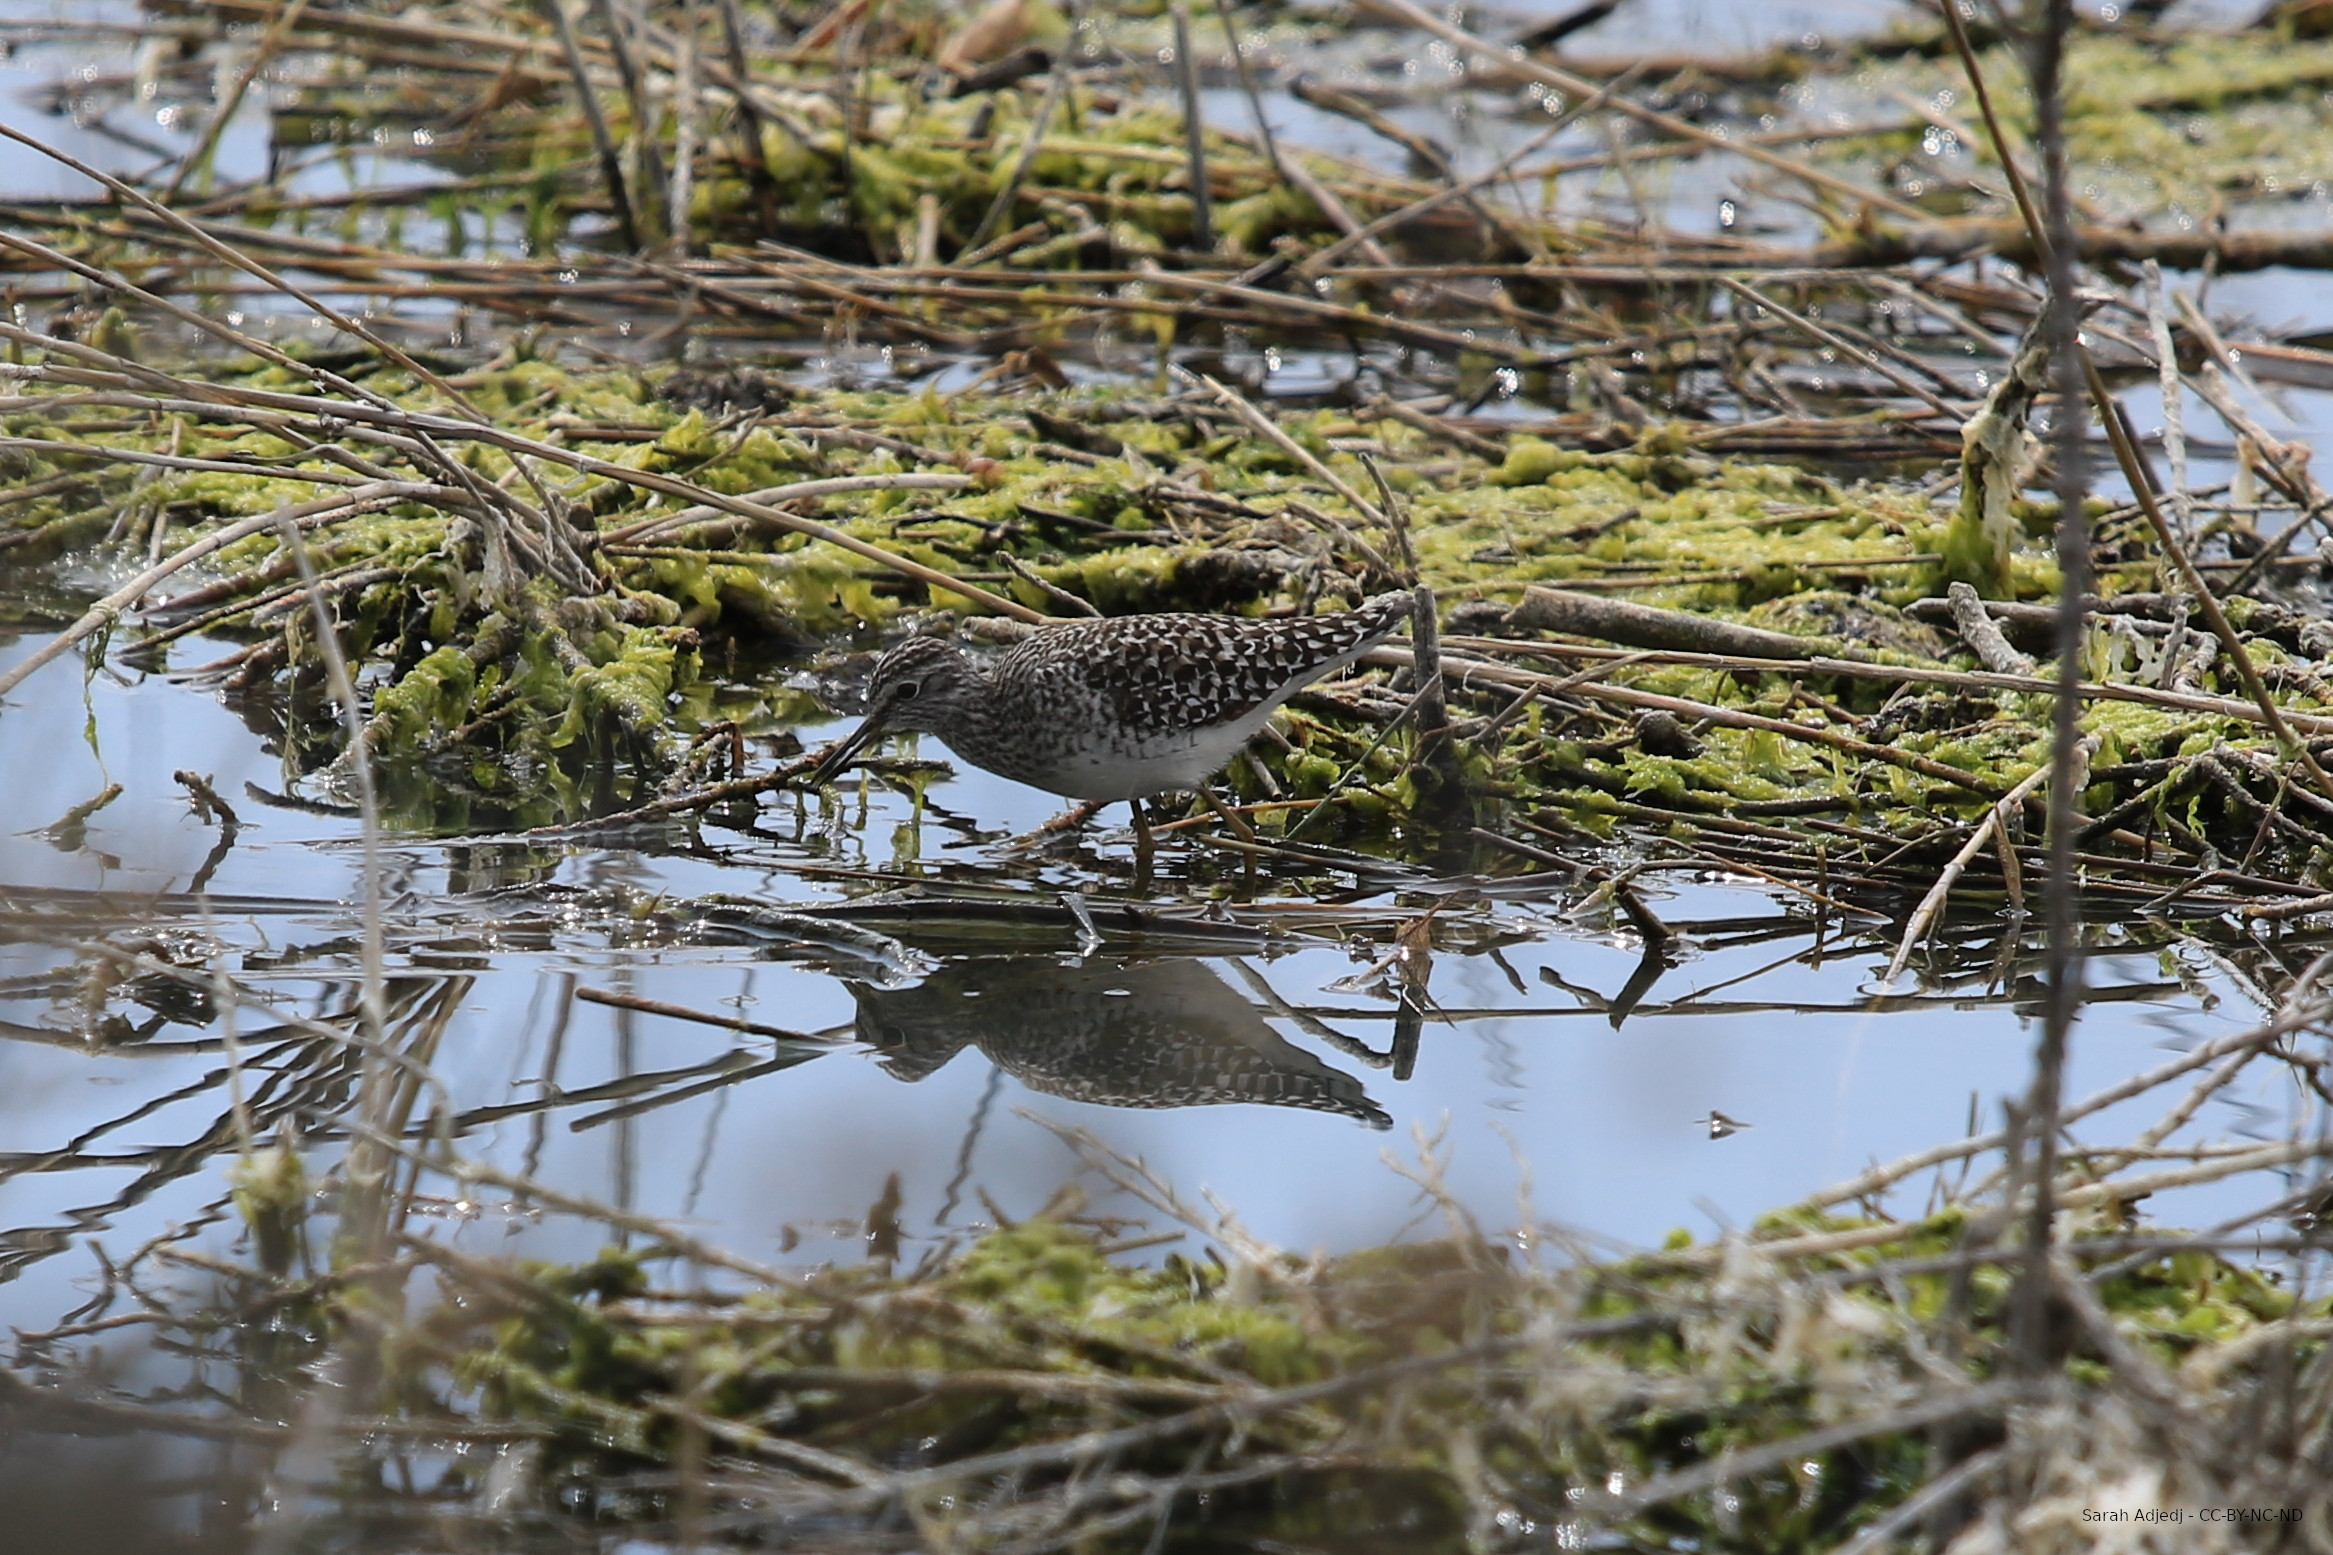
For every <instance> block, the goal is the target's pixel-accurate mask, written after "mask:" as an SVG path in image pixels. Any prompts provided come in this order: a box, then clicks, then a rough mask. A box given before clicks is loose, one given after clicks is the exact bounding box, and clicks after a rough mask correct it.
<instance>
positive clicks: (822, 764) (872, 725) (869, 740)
mask: <svg viewBox="0 0 2333 1555" xmlns="http://www.w3.org/2000/svg"><path fill="white" fill-rule="evenodd" d="M898 705H899V698H898V696H897V695H896V694H893V695H887V696H885V697H884V698H883V699H882V700H881V701H878V702H876V703H874V704H873V705H872V706H870V707H869V708H868V709H867V716H866V717H865V718H862V719H860V720H859V726H858V727H857V728H856V729H853V730H852V731H851V732H850V733H849V734H848V735H846V736H845V737H844V738H843V739H842V740H840V741H839V742H837V744H836V745H835V747H834V748H833V749H832V750H830V751H828V752H827V753H826V754H825V756H823V757H821V758H820V760H819V763H818V765H817V766H815V767H813V768H811V769H810V776H809V777H808V778H806V779H805V780H804V781H805V782H807V783H808V784H809V786H810V787H812V788H824V787H825V786H826V785H827V784H829V783H831V782H833V781H834V780H835V778H836V777H837V776H839V775H840V774H841V772H842V769H843V768H845V767H847V766H849V765H850V764H851V760H852V758H853V757H855V756H857V755H858V754H859V752H860V751H862V750H865V749H866V748H867V747H868V746H869V745H871V744H873V743H874V742H875V740H877V739H878V738H880V737H881V735H882V733H883V731H884V728H885V726H886V725H888V724H889V723H890V721H891V710H892V708H894V707H896V706H898Z"/></svg>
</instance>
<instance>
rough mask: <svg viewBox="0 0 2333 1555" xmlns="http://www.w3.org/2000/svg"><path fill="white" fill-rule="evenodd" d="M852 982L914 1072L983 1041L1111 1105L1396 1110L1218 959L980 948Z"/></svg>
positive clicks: (1008, 1060)
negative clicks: (1070, 959)
mask: <svg viewBox="0 0 2333 1555" xmlns="http://www.w3.org/2000/svg"><path fill="white" fill-rule="evenodd" d="M851 993H852V996H853V997H854V998H856V999H857V1000H858V1004H859V1018H858V1027H859V1036H860V1039H861V1040H863V1041H865V1042H867V1043H869V1044H870V1045H872V1046H873V1047H874V1048H875V1049H876V1051H877V1052H878V1053H880V1054H881V1055H882V1062H883V1067H884V1068H885V1069H887V1070H889V1071H890V1072H891V1073H892V1074H895V1075H897V1076H898V1077H899V1078H901V1079H903V1080H921V1079H923V1078H924V1077H925V1076H926V1075H929V1074H932V1073H934V1072H936V1071H937V1070H938V1069H939V1068H940V1067H941V1066H942V1065H944V1064H946V1063H947V1062H948V1060H950V1059H951V1058H953V1057H955V1056H956V1054H957V1053H958V1052H960V1051H961V1050H963V1049H964V1048H965V1047H967V1046H976V1047H978V1048H979V1049H980V1051H981V1052H982V1053H984V1054H986V1055H987V1057H988V1059H989V1061H990V1062H992V1063H994V1064H995V1065H996V1066H997V1067H998V1068H1000V1069H1002V1070H1003V1071H1004V1072H1005V1073H1007V1074H1009V1075H1011V1076H1012V1077H1013V1078H1014V1079H1016V1080H1018V1081H1020V1082H1021V1083H1022V1084H1023V1085H1026V1086H1027V1087H1029V1088H1030V1089H1031V1090H1034V1091H1042V1092H1044V1093H1045V1094H1046V1095H1049V1096H1060V1097H1063V1098H1065V1099H1067V1100H1070V1101H1083V1102H1092V1103H1094V1104H1096V1105H1097V1106H1104V1107H1201V1106H1209V1105H1214V1104H1219V1103H1223V1102H1257V1103H1261V1104H1263V1105H1266V1106H1274V1107H1301V1108H1307V1109H1310V1110H1312V1111H1316V1112H1334V1113H1339V1114H1342V1115H1343V1116H1345V1117H1349V1118H1358V1119H1360V1120H1361V1121H1363V1122H1365V1123H1367V1124H1369V1125H1370V1126H1371V1127H1373V1128H1387V1127H1390V1126H1391V1125H1392V1122H1393V1120H1392V1118H1390V1117H1389V1116H1388V1115H1387V1114H1386V1112H1385V1110H1384V1109H1383V1108H1382V1107H1379V1106H1378V1105H1377V1104H1376V1103H1375V1102H1373V1101H1371V1100H1370V1099H1369V1097H1368V1095H1367V1094H1366V1093H1365V1092H1364V1091H1363V1090H1362V1087H1361V1082H1360V1081H1359V1080H1357V1079H1355V1078H1353V1077H1352V1076H1351V1075H1348V1074H1345V1073H1343V1072H1342V1071H1340V1070H1337V1069H1332V1068H1330V1067H1329V1066H1328V1065H1327V1064H1324V1063H1322V1062H1321V1061H1320V1060H1319V1059H1317V1058H1315V1057H1313V1056H1312V1055H1311V1054H1310V1053H1307V1052H1305V1051H1304V1050H1303V1049H1302V1048H1300V1047H1297V1046H1295V1045H1294V1044H1292V1043H1290V1042H1288V1041H1287V1040H1286V1039H1284V1038H1282V1037H1281V1036H1280V1035H1279V1033H1277V1032H1275V1031H1274V1030H1272V1028H1271V1027H1270V1026H1269V1025H1267V1024H1266V1023H1265V1021H1264V1018H1263V1016H1262V1015H1261V1014H1260V1013H1259V1012H1258V1011H1257V1009H1256V1007H1255V1006H1254V1005H1252V1004H1250V1003H1249V1002H1248V1001H1247V1000H1246V999H1244V998H1242V997H1240V996H1239V995H1238V994H1236V993H1234V992H1233V991H1232V990H1231V989H1230V988H1228V987H1227V986H1225V984H1224V982H1223V980H1222V979H1221V978H1219V977H1217V976H1216V975H1215V974H1214V973H1213V972H1212V971H1210V970H1209V969H1208V968H1207V966H1206V964H1205V963H1204V962H1199V961H1189V960H1171V961H1151V962H1136V963H1131V964H1127V965H1110V964H1107V963H1103V964H1089V963H1080V964H1077V965H1073V966H1064V965H1061V964H1059V963H1057V962H1054V961H1052V960H1047V959H1038V958H1012V959H999V960H967V961H956V962H951V963H949V964H948V965H947V966H946V967H944V968H942V969H941V970H940V971H938V972H936V973H934V974H933V975H931V976H930V977H927V978H926V979H924V981H922V982H921V983H918V984H917V985H915V986H914V987H912V988H896V989H885V988H872V987H868V986H866V985H863V984H852V985H851Z"/></svg>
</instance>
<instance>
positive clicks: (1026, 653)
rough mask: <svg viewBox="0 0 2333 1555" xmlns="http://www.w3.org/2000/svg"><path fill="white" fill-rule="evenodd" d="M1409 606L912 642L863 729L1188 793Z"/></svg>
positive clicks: (1160, 620) (1087, 778)
mask: <svg viewBox="0 0 2333 1555" xmlns="http://www.w3.org/2000/svg"><path fill="white" fill-rule="evenodd" d="M1409 611H1410V597H1409V596H1408V595H1406V594H1382V595H1379V596H1378V597H1377V598H1375V599H1372V600H1370V601H1368V602H1367V603H1366V604H1364V605H1362V606H1361V607H1360V608H1359V609H1357V610H1349V611H1343V612H1339V613H1336V614H1332V615H1320V616H1302V617H1294V618H1290V619H1285V620H1274V621H1251V620H1244V619H1240V618H1236V617H1225V616H1205V615H1146V616H1116V617H1112V618H1110V619H1108V620H1101V621H1080V622H1076V623H1073V624H1071V625H1067V626H1055V627H1048V628H1045V629H1044V630H1041V631H1038V632H1036V633H1034V634H1032V635H1031V636H1029V637H1027V638H1025V639H1023V640H1022V641H1021V642H1019V643H1018V644H1016V645H1014V647H1012V648H1011V649H1010V650H1009V651H1007V652H1006V653H1004V654H1003V655H1001V656H1000V657H998V658H996V659H994V660H993V661H989V662H986V663H984V662H982V661H980V660H976V659H974V658H973V657H972V656H970V655H969V654H967V653H965V651H964V650H963V649H961V648H959V647H957V646H956V645H955V644H953V643H949V642H944V641H941V640H939V639H936V638H914V639H911V640H909V641H907V642H904V643H901V644H900V645H899V646H898V647H896V648H893V649H892V650H891V651H890V652H889V653H887V654H885V655H884V656H883V658H882V660H881V662H880V663H878V664H877V665H876V667H875V675H874V679H873V681H872V682H871V683H870V685H869V688H868V705H869V714H868V722H869V725H870V726H880V727H883V728H892V729H920V730H923V731H925V732H928V733H931V734H936V735H938V736H939V737H940V738H941V739H942V740H944V741H946V742H947V745H948V748H949V749H950V750H951V751H953V752H954V753H955V754H956V755H957V756H959V757H961V758H962V759H964V760H965V761H968V762H970V763H972V764H973V765H974V766H977V767H982V768H985V769H987V770H988V771H991V772H995V773H998V774H1001V775H1002V776H1005V777H1008V778H1012V779H1014V780H1016V781H1019V782H1023V783H1027V784H1030V785H1031V786H1033V787H1036V788H1043V789H1048V790H1050V791H1051V792H1054V793H1057V794H1066V795H1069V796H1071V797H1073V798H1078V799H1094V800H1110V799H1139V798H1145V797H1147V796H1149V795H1151V794H1158V793H1166V792H1169V791H1176V790H1186V789H1191V788H1196V787H1197V786H1199V785H1200V784H1201V783H1203V782H1204V781H1206V779H1207V778H1208V777H1210V776H1211V775H1213V774H1214V773H1215V772H1217V771H1219V770H1220V769H1221V768H1222V767H1223V765H1224V763H1226V762H1227V761H1229V760H1230V759H1231V758H1232V756H1233V755H1235V754H1237V753H1238V751H1239V748H1240V747H1241V746H1242V745H1244V744H1245V743H1246V742H1247V740H1248V738H1249V737H1250V736H1252V735H1253V734H1254V733H1255V732H1256V731H1257V730H1258V729H1259V728H1261V727H1262V725H1263V723H1264V720H1265V719H1266V718H1268V717H1269V716H1270V715H1271V712H1272V710H1273V709H1274V708H1276V707H1278V706H1279V705H1280V704H1281V703H1282V702H1284V701H1286V700H1287V698H1288V697H1289V696H1290V695H1291V694H1292V693H1294V692H1295V691H1297V690H1298V689H1299V688H1301V687H1303V686H1305V685H1307V684H1309V683H1310V682H1312V681H1314V680H1317V679H1319V678H1320V677H1321V676H1323V675H1326V674H1328V673H1330V672H1331V671H1333V670H1336V669H1340V668H1342V667H1343V666H1345V665H1347V664H1350V663H1351V662H1352V661H1353V660H1354V659H1355V658H1358V657H1359V656H1360V655H1361V654H1362V653H1364V652H1366V651H1367V650H1368V649H1370V648H1371V647H1373V646H1375V645H1376V644H1377V643H1380V642H1382V641H1384V640H1385V639H1386V638H1387V637H1389V636H1391V635H1392V634H1393V632H1394V631H1395V630H1396V629H1397V628H1399V626H1400V625H1401V623H1402V622H1403V621H1404V620H1406V619H1407V618H1408V615H1409ZM873 732H875V731H874V729H873V728H870V730H869V731H868V733H869V734H870V735H871V734H872V733H873ZM858 743H860V740H859V739H858V738H857V737H854V739H853V741H852V742H851V745H852V748H854V749H855V748H856V746H857V744H858Z"/></svg>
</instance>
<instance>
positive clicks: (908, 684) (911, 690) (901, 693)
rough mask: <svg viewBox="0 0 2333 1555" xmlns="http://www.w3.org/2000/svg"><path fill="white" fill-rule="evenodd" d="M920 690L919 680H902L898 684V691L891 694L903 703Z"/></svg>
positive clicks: (921, 686)
mask: <svg viewBox="0 0 2333 1555" xmlns="http://www.w3.org/2000/svg"><path fill="white" fill-rule="evenodd" d="M922 689H923V682H922V681H920V680H903V681H901V682H900V683H899V689H898V690H897V691H896V692H894V693H893V694H894V695H896V696H897V697H898V698H899V700H901V701H902V702H904V701H906V700H907V699H908V698H909V697H911V696H914V695H915V694H916V693H917V692H919V691H921V690H922Z"/></svg>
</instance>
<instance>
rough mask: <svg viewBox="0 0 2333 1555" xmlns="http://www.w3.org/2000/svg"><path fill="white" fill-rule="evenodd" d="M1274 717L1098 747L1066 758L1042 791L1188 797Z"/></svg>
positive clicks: (1267, 714) (1264, 712) (1266, 712)
mask: <svg viewBox="0 0 2333 1555" xmlns="http://www.w3.org/2000/svg"><path fill="white" fill-rule="evenodd" d="M1271 716H1272V709H1271V708H1270V707H1262V708H1258V709H1257V710H1256V711H1255V712H1253V713H1250V714H1249V715H1248V716H1247V717H1245V718H1242V719H1241V720H1239V721H1238V722H1237V723H1230V724H1219V725H1217V726H1216V727H1214V728H1212V729H1195V730H1192V731H1190V732H1188V733H1186V734H1182V735H1179V736H1176V737H1174V738H1171V739H1162V740H1152V741H1148V742H1146V743H1144V744H1142V745H1140V746H1136V747H1133V748H1131V749H1128V748H1117V749H1112V748H1109V747H1106V746H1101V745H1094V746H1089V747H1087V748H1086V749H1084V750H1080V751H1074V752H1071V753H1069V754H1068V755H1067V756H1065V757H1064V758H1063V759H1062V761H1061V763H1060V765H1059V766H1057V767H1055V768H1054V769H1053V770H1052V771H1050V772H1048V773H1047V774H1046V777H1045V781H1044V783H1043V785H1042V786H1043V787H1046V788H1049V789H1051V790H1052V791H1053V792H1054V793H1057V794H1061V795H1064V796H1066V797H1068V798H1071V799H1102V800H1111V799H1147V798H1149V797H1150V796H1151V795H1152V794H1164V793H1188V792H1190V791H1191V790H1193V789H1196V788H1197V787H1199V786H1200V785H1201V784H1202V783H1204V782H1206V781H1207V779H1209V778H1211V777H1213V776H1214V775H1215V774H1216V773H1218V772H1221V771H1222V770H1223V769H1224V768H1225V767H1226V766H1228V765H1230V763H1231V758H1232V757H1234V756H1236V755H1238V754H1239V753H1240V751H1241V750H1242V749H1243V748H1244V747H1245V746H1246V745H1247V742H1248V741H1249V740H1251V739H1253V738H1254V737H1255V733H1256V731H1257V730H1259V729H1261V728H1263V726H1264V724H1265V722H1266V721H1267V720H1269V719H1270V718H1271Z"/></svg>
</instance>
